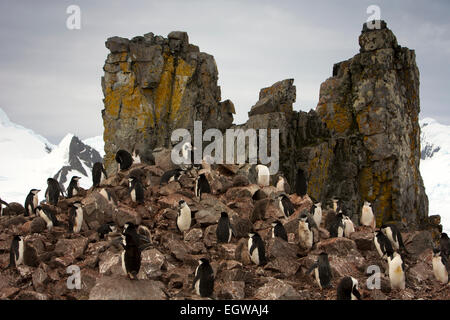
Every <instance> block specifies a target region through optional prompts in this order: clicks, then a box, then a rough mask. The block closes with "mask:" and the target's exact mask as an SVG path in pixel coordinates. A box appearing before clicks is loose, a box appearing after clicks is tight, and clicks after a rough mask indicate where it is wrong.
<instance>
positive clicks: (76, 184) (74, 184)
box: [67, 176, 81, 198]
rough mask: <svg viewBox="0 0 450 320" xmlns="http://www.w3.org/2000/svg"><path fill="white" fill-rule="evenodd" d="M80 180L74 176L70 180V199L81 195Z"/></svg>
mask: <svg viewBox="0 0 450 320" xmlns="http://www.w3.org/2000/svg"><path fill="white" fill-rule="evenodd" d="M80 179H81V177H77V176H73V177H72V179H71V180H70V183H69V187H67V197H68V198H72V197H73V196H76V195H77V194H79V193H80Z"/></svg>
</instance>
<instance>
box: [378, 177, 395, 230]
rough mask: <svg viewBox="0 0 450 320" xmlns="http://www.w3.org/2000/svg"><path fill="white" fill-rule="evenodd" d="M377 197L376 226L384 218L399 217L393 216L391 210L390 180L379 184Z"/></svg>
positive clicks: (381, 222)
mask: <svg viewBox="0 0 450 320" xmlns="http://www.w3.org/2000/svg"><path fill="white" fill-rule="evenodd" d="M377 198H378V202H377V212H376V217H377V227H379V226H381V225H382V224H383V221H385V220H398V219H397V218H399V217H394V216H393V210H392V182H390V181H388V182H386V183H383V184H382V185H381V189H380V194H379V195H378V197H377Z"/></svg>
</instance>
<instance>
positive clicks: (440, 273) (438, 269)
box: [433, 257, 448, 284]
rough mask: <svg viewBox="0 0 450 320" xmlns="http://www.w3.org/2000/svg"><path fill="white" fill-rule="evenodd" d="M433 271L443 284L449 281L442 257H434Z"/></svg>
mask: <svg viewBox="0 0 450 320" xmlns="http://www.w3.org/2000/svg"><path fill="white" fill-rule="evenodd" d="M433 273H434V276H435V277H436V279H437V280H438V281H440V282H442V283H443V284H446V283H447V282H448V272H447V269H446V268H445V265H444V264H443V263H442V258H441V257H433Z"/></svg>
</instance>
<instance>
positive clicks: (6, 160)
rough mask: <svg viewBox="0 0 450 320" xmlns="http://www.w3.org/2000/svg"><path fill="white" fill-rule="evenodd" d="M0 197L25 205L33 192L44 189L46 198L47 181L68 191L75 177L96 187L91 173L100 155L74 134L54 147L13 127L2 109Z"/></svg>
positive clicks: (99, 159) (28, 131)
mask: <svg viewBox="0 0 450 320" xmlns="http://www.w3.org/2000/svg"><path fill="white" fill-rule="evenodd" d="M0 150H1V157H0V197H1V198H2V199H3V200H5V201H7V202H19V203H21V204H23V203H24V202H25V198H26V196H27V194H28V192H29V191H30V189H33V188H36V189H41V190H42V191H41V193H40V194H39V199H43V198H44V193H45V189H46V188H47V178H49V177H53V178H56V179H58V181H60V183H61V184H62V185H63V186H64V188H67V186H68V184H69V182H70V179H71V177H72V175H77V176H80V177H82V179H81V180H80V185H81V186H82V187H83V188H89V187H91V185H92V179H91V174H92V173H91V170H92V165H93V163H94V162H96V161H102V157H101V156H100V154H99V153H98V152H97V151H96V150H94V149H92V148H91V147H89V146H87V145H85V144H84V143H83V142H81V140H79V139H78V138H77V137H76V136H74V135H73V134H68V135H66V136H65V137H64V138H63V139H62V141H61V142H60V143H59V144H58V145H56V146H55V145H53V144H51V143H50V142H48V141H47V140H46V139H45V138H43V137H42V136H40V135H38V134H36V133H35V132H33V131H32V130H29V129H26V128H24V127H22V126H19V125H17V124H14V123H12V122H11V121H10V120H9V118H8V116H7V115H6V114H5V113H4V112H3V110H2V109H0Z"/></svg>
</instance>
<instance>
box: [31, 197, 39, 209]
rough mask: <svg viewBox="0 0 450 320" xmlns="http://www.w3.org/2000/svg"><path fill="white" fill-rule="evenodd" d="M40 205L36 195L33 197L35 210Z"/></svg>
mask: <svg viewBox="0 0 450 320" xmlns="http://www.w3.org/2000/svg"><path fill="white" fill-rule="evenodd" d="M38 204H39V199H38V196H37V195H35V196H34V197H33V206H34V208H36V207H37V206H38ZM31 212H33V210H31Z"/></svg>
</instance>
